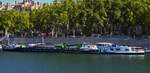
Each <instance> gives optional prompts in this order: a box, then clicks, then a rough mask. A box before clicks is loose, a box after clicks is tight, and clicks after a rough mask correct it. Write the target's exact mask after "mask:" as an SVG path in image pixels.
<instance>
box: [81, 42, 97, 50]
mask: <svg viewBox="0 0 150 73" xmlns="http://www.w3.org/2000/svg"><path fill="white" fill-rule="evenodd" d="M80 50H84V51H90V50H98V48H97V46H96V45H93V44H87V43H83V44H82V46H81V47H80Z"/></svg>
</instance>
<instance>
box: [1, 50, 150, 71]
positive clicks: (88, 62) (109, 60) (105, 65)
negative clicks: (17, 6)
mask: <svg viewBox="0 0 150 73" xmlns="http://www.w3.org/2000/svg"><path fill="white" fill-rule="evenodd" d="M149 68H150V55H145V56H144V55H91V54H54V53H17V52H1V53H0V73H150V69H149Z"/></svg>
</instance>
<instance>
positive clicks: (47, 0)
mask: <svg viewBox="0 0 150 73" xmlns="http://www.w3.org/2000/svg"><path fill="white" fill-rule="evenodd" d="M0 1H1V2H3V3H7V2H8V3H12V4H14V3H15V1H17V2H22V1H23V0H0ZM33 1H35V2H37V1H39V2H41V3H50V2H52V1H53V0H33Z"/></svg>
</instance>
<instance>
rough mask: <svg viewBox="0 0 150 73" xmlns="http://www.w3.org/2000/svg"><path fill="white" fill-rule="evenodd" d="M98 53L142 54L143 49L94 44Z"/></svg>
mask: <svg viewBox="0 0 150 73" xmlns="http://www.w3.org/2000/svg"><path fill="white" fill-rule="evenodd" d="M96 45H97V48H98V51H99V53H108V54H144V53H145V50H144V48H143V47H130V46H120V45H115V44H113V43H105V42H103V43H98V44H96Z"/></svg>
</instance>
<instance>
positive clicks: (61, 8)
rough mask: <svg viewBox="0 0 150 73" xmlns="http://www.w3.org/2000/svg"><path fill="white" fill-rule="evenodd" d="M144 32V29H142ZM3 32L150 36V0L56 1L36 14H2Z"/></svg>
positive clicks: (31, 12) (2, 12)
mask: <svg viewBox="0 0 150 73" xmlns="http://www.w3.org/2000/svg"><path fill="white" fill-rule="evenodd" d="M139 28H141V29H139ZM0 30H3V31H5V32H9V33H15V32H27V33H30V32H29V31H33V32H37V31H38V32H46V33H50V34H51V36H56V37H57V36H60V35H61V36H68V35H73V36H76V35H78V36H79V35H87V36H90V35H92V34H101V35H113V34H125V35H136V34H137V32H138V31H141V33H140V35H141V34H146V35H148V34H150V0H90V1H89V0H55V1H54V2H53V3H50V4H48V5H47V4H46V5H44V6H43V8H42V9H38V10H32V11H16V10H11V11H0Z"/></svg>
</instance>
